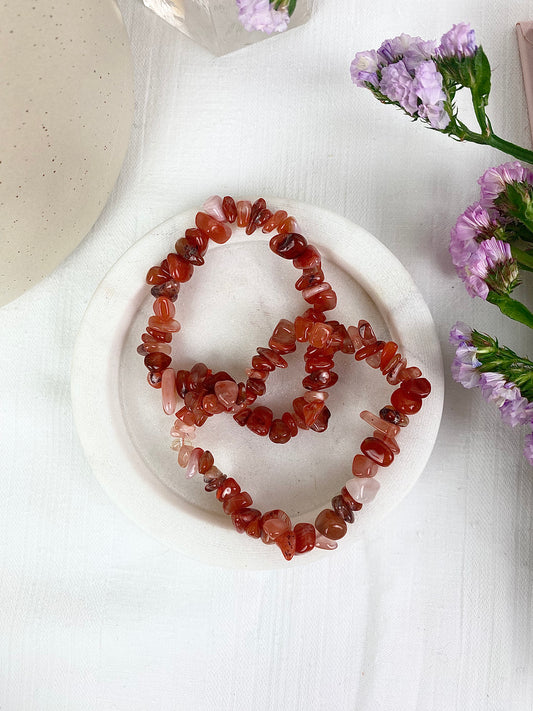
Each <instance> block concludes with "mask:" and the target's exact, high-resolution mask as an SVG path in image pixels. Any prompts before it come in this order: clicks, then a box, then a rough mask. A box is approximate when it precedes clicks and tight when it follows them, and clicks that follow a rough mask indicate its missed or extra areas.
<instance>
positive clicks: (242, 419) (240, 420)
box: [233, 408, 252, 427]
mask: <svg viewBox="0 0 533 711" xmlns="http://www.w3.org/2000/svg"><path fill="white" fill-rule="evenodd" d="M251 414H252V411H251V410H250V409H248V408H245V409H244V410H241V411H240V412H237V413H236V414H235V415H233V419H234V420H235V422H236V423H237V424H238V425H240V426H241V427H244V425H245V424H246V423H247V422H248V418H249V417H250V415H251Z"/></svg>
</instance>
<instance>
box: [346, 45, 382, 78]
mask: <svg viewBox="0 0 533 711" xmlns="http://www.w3.org/2000/svg"><path fill="white" fill-rule="evenodd" d="M384 66H385V61H384V60H383V58H382V57H380V56H379V55H378V53H377V52H376V50H375V49H370V50H368V51H367V52H357V54H356V55H355V57H354V59H353V61H352V63H351V64H350V74H351V76H352V81H353V83H354V84H355V85H356V86H362V87H364V86H366V82H369V83H370V84H372V86H375V87H376V88H377V87H378V85H379V80H378V74H377V72H378V69H381V68H382V67H384Z"/></svg>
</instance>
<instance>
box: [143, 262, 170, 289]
mask: <svg viewBox="0 0 533 711" xmlns="http://www.w3.org/2000/svg"><path fill="white" fill-rule="evenodd" d="M169 278H170V274H169V273H168V271H166V269H162V268H161V267H151V268H150V269H149V270H148V273H147V275H146V283H147V284H150V286H153V285H156V286H159V285H160V284H164V283H165V282H166V281H168V280H169Z"/></svg>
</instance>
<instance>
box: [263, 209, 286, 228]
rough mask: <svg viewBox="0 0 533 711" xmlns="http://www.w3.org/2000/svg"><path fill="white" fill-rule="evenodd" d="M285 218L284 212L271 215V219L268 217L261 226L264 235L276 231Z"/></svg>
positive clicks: (279, 211)
mask: <svg viewBox="0 0 533 711" xmlns="http://www.w3.org/2000/svg"><path fill="white" fill-rule="evenodd" d="M286 217H287V213H286V212H285V210H278V211H277V212H275V213H274V214H273V215H272V217H270V218H269V219H268V220H267V221H266V222H265V224H264V225H263V232H264V233H265V234H266V233H267V232H272V231H273V230H275V229H276V227H279V225H280V224H281V223H282V222H283V221H284V220H285V218H286Z"/></svg>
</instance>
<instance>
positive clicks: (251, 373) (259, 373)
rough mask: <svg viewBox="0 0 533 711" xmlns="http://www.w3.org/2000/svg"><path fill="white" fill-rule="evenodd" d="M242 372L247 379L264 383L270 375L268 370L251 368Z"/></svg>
mask: <svg viewBox="0 0 533 711" xmlns="http://www.w3.org/2000/svg"><path fill="white" fill-rule="evenodd" d="M244 372H245V373H246V376H247V377H248V378H252V380H263V381H265V380H268V376H269V375H270V371H268V370H254V369H253V368H246V370H245V371H244ZM245 387H246V386H245Z"/></svg>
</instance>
